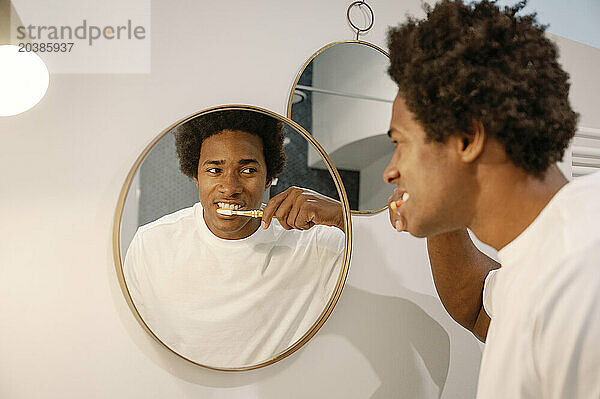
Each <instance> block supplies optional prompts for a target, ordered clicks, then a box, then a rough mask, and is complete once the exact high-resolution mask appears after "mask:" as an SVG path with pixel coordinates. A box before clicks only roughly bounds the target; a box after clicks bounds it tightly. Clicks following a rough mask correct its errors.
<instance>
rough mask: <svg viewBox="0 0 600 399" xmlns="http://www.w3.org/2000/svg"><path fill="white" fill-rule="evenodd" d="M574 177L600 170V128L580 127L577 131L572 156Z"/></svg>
mask: <svg viewBox="0 0 600 399" xmlns="http://www.w3.org/2000/svg"><path fill="white" fill-rule="evenodd" d="M571 166H572V174H573V177H579V176H584V175H588V174H590V173H594V172H598V171H600V129H595V128H590V127H580V128H579V129H578V130H577V132H576V133H575V138H574V140H573V147H572V158H571Z"/></svg>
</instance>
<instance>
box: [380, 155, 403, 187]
mask: <svg viewBox="0 0 600 399" xmlns="http://www.w3.org/2000/svg"><path fill="white" fill-rule="evenodd" d="M382 177H383V181H384V182H386V183H389V184H395V182H396V181H397V180H398V178H399V177H400V171H399V170H398V168H397V167H396V165H395V164H394V159H393V158H392V160H391V161H390V163H388V165H387V166H386V168H385V170H384V171H383V175H382Z"/></svg>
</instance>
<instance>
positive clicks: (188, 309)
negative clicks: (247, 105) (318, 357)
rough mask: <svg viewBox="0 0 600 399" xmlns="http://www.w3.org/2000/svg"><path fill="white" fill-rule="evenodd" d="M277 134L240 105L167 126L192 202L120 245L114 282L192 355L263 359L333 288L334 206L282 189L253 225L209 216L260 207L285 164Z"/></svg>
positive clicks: (336, 253) (230, 363)
mask: <svg viewBox="0 0 600 399" xmlns="http://www.w3.org/2000/svg"><path fill="white" fill-rule="evenodd" d="M283 134H284V133H283V124H282V123H281V122H279V121H277V120H276V119H275V118H273V117H271V116H268V115H265V114H262V113H259V112H255V111H250V110H221V111H218V112H213V113H209V114H205V115H202V116H200V117H198V118H195V119H193V120H191V121H189V122H187V123H185V124H183V125H182V126H180V127H178V128H177V130H176V133H175V143H176V149H177V154H178V157H179V160H180V168H181V171H182V172H183V173H184V174H186V175H187V176H189V177H190V178H192V179H193V180H194V182H195V184H196V186H197V187H198V193H199V199H200V202H199V203H197V204H196V205H194V206H193V207H191V208H187V209H183V210H180V211H177V212H175V213H172V214H170V215H166V216H164V217H162V218H160V219H158V220H156V221H154V222H152V223H149V224H147V225H145V226H142V227H140V228H139V229H138V231H137V232H136V235H135V237H134V238H133V241H132V243H131V245H130V247H129V250H128V251H127V256H126V259H125V265H124V274H125V279H126V282H127V287H128V289H129V292H130V294H131V297H132V299H133V302H134V304H135V306H136V309H137V310H138V311H139V313H140V315H141V317H142V319H143V320H144V322H145V323H146V324H147V325H148V327H149V328H150V330H151V331H152V332H153V333H154V334H155V335H156V336H157V337H158V338H159V339H160V340H161V341H162V342H164V343H165V344H166V345H167V346H168V347H170V348H171V349H173V350H174V351H175V352H177V353H179V354H180V355H182V356H184V357H186V358H188V359H190V360H192V361H194V362H196V363H200V364H204V365H208V366H212V367H222V368H236V367H245V366H250V365H255V364H258V363H261V362H264V361H267V360H269V359H271V358H272V357H274V356H275V355H276V354H278V353H281V352H283V351H284V350H285V349H287V348H288V347H290V346H291V345H292V344H293V343H294V342H296V341H298V340H299V339H300V338H301V337H302V335H304V334H305V333H307V332H308V331H309V329H310V327H311V326H312V325H313V324H314V323H315V322H316V321H317V319H318V317H319V315H320V314H321V313H322V312H323V311H324V310H325V308H326V305H327V303H328V301H329V299H330V297H331V294H332V293H333V291H334V287H335V285H336V283H337V279H338V277H339V271H340V267H341V265H342V261H343V252H344V233H343V229H344V226H343V219H342V218H341V213H340V211H339V203H337V202H336V201H334V200H332V199H330V198H327V197H325V196H322V195H320V194H318V193H315V192H312V191H310V190H305V189H299V188H295V187H292V188H290V189H288V190H286V191H285V192H283V193H281V194H279V195H278V196H276V197H274V198H272V199H271V201H269V204H268V205H267V207H266V208H265V213H268V214H269V216H268V222H265V223H264V225H263V227H264V228H263V229H260V228H259V227H260V226H261V219H260V218H252V217H247V216H227V215H222V214H219V213H217V209H219V208H225V209H233V210H253V209H259V208H261V201H262V199H263V195H264V191H265V190H266V189H268V188H269V187H270V185H271V181H272V180H273V178H275V177H276V176H277V174H278V173H279V172H281V171H282V169H283V167H284V164H285V152H284V150H283V139H284V136H283ZM273 216H275V217H276V218H277V220H275V221H273V222H270V218H271V217H273ZM301 230H308V231H301Z"/></svg>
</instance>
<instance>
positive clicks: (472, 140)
mask: <svg viewBox="0 0 600 399" xmlns="http://www.w3.org/2000/svg"><path fill="white" fill-rule="evenodd" d="M458 138H459V140H457V143H456V145H457V146H458V153H459V156H460V157H461V159H462V160H463V161H464V162H469V163H470V162H473V161H475V160H476V159H477V158H479V156H480V155H481V154H482V153H483V150H484V148H485V141H486V138H487V134H486V132H485V128H484V126H483V123H481V122H479V121H475V122H473V124H472V125H471V131H470V132H464V133H459V134H458Z"/></svg>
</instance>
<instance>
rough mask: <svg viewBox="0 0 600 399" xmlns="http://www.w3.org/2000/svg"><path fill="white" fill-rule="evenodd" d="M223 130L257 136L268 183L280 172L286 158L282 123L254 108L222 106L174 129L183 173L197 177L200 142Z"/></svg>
mask: <svg viewBox="0 0 600 399" xmlns="http://www.w3.org/2000/svg"><path fill="white" fill-rule="evenodd" d="M225 130H229V131H234V132H237V131H242V132H246V133H250V134H254V135H256V136H258V137H260V138H261V139H262V142H263V153H264V156H265V161H266V163H267V182H270V181H271V179H273V178H274V177H275V176H277V175H278V174H279V173H281V171H282V170H283V168H284V166H285V161H286V157H285V150H284V148H283V139H284V130H283V122H281V121H279V120H277V119H276V118H274V117H272V116H270V115H266V114H263V113H260V112H257V111H252V110H232V109H225V110H220V111H215V112H210V113H208V114H204V115H201V116H199V117H196V118H194V119H192V120H190V121H188V122H185V123H184V124H182V125H180V126H178V127H177V128H175V129H174V132H173V133H174V135H175V148H176V150H177V156H178V157H179V168H180V169H181V171H182V172H183V174H185V175H186V176H189V177H190V178H197V177H198V162H199V160H200V148H201V147H202V143H203V142H204V140H206V139H207V138H209V137H210V136H213V135H215V134H218V133H221V132H223V131H225Z"/></svg>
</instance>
